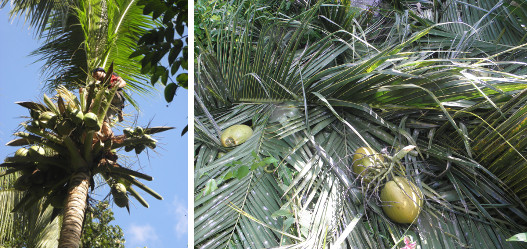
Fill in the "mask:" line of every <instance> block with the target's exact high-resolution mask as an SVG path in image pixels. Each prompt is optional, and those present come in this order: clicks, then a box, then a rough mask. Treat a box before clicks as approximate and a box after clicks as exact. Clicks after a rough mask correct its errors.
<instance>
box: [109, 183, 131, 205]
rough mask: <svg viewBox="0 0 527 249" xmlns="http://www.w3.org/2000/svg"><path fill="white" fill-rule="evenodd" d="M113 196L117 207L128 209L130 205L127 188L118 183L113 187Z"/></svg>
mask: <svg viewBox="0 0 527 249" xmlns="http://www.w3.org/2000/svg"><path fill="white" fill-rule="evenodd" d="M111 192H112V195H113V201H114V202H115V205H117V206H118V207H126V206H127V205H128V196H127V195H126V187H125V186H124V184H122V183H116V184H114V185H113V186H112V190H111Z"/></svg>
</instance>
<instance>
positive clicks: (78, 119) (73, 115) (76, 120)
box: [71, 109, 84, 124]
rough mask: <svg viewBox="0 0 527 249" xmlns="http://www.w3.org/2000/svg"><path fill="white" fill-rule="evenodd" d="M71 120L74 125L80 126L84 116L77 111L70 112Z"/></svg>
mask: <svg viewBox="0 0 527 249" xmlns="http://www.w3.org/2000/svg"><path fill="white" fill-rule="evenodd" d="M71 120H72V121H73V123H75V124H81V123H82V121H83V120H84V114H83V113H82V111H81V110H79V109H75V110H72V113H71Z"/></svg>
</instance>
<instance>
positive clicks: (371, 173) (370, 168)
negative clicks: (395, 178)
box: [352, 147, 384, 183]
mask: <svg viewBox="0 0 527 249" xmlns="http://www.w3.org/2000/svg"><path fill="white" fill-rule="evenodd" d="M383 162H384V159H383V157H382V155H381V154H379V153H377V152H376V151H375V150H373V149H371V148H368V147H360V148H358V149H357V150H356V151H355V154H354V155H353V165H352V169H353V172H355V174H358V175H360V176H361V177H362V178H363V181H364V182H365V183H369V182H371V180H373V178H374V177H375V175H377V174H379V173H380V172H381V171H382V169H383V168H384V164H383Z"/></svg>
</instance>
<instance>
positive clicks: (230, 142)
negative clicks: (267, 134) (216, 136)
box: [221, 125, 253, 147]
mask: <svg viewBox="0 0 527 249" xmlns="http://www.w3.org/2000/svg"><path fill="white" fill-rule="evenodd" d="M252 135H253V129H251V127H249V126H247V125H233V126H231V127H229V128H227V129H225V131H223V133H222V134H221V144H222V145H223V146H224V147H232V146H236V145H239V144H242V143H244V142H245V141H247V139H249V138H250V137H251V136H252Z"/></svg>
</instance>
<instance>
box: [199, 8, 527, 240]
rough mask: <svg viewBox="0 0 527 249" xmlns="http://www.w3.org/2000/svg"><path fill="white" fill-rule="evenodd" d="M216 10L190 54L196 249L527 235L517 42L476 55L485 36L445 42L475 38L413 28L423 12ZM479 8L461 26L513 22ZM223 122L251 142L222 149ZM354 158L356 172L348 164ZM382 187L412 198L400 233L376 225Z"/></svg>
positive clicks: (448, 27)
mask: <svg viewBox="0 0 527 249" xmlns="http://www.w3.org/2000/svg"><path fill="white" fill-rule="evenodd" d="M478 3H479V1H478ZM440 4H442V3H440ZM470 4H472V5H470ZM469 5H470V6H476V5H474V4H473V3H469V2H467V3H466V4H465V6H469ZM403 6H405V5H403ZM425 7H427V6H425ZM509 7H511V6H510V5H509V6H506V5H505V4H503V8H509ZM513 7H514V6H513ZM520 7H521V8H524V9H525V6H520ZM219 8H220V9H214V10H210V11H209V12H207V13H213V14H216V15H220V21H218V22H216V23H210V24H208V26H207V25H206V26H205V29H204V30H202V33H205V34H206V35H204V36H202V39H198V41H197V42H198V43H197V46H198V47H197V50H198V51H199V53H198V54H197V61H196V80H197V81H196V83H195V91H196V94H195V99H196V106H195V115H196V116H195V129H196V133H195V137H196V141H195V174H194V175H195V179H194V182H195V196H196V197H195V217H194V218H195V223H194V224H195V225H194V226H195V227H194V231H195V236H194V238H195V245H196V246H197V247H198V248H225V247H229V248H234V247H236V248H238V247H250V248H270V247H281V248H324V247H328V246H331V247H342V248H393V247H402V246H404V244H405V243H404V242H407V243H410V242H409V241H405V240H404V238H405V237H406V238H409V237H408V236H410V235H411V238H412V239H413V240H415V241H416V242H417V244H419V245H420V246H421V248H459V247H477V248H519V247H522V246H523V245H522V244H518V242H506V241H505V240H506V239H507V238H509V237H510V236H512V235H513V234H515V233H518V232H524V231H525V224H526V221H527V220H526V217H527V216H526V211H527V209H526V206H525V203H526V201H527V199H526V196H525V195H524V194H523V191H524V187H525V183H524V181H522V179H523V178H522V175H523V174H522V173H523V171H524V170H525V168H526V166H527V162H526V160H525V157H524V154H525V151H526V147H525V143H524V142H523V139H524V134H525V126H524V125H522V122H523V120H524V119H525V118H527V116H525V115H526V114H525V112H524V110H525V103H526V102H525V97H524V96H525V94H527V90H525V89H526V88H525V84H524V83H525V76H524V75H523V73H522V70H523V69H522V67H521V66H519V65H523V62H522V60H524V56H523V55H522V54H523V50H522V47H521V46H523V45H521V43H522V42H524V41H522V40H521V39H520V40H517V43H515V44H512V45H511V44H508V45H503V46H501V45H499V46H490V44H489V43H490V42H489V40H486V38H488V37H489V36H488V35H487V36H485V35H484V32H486V31H482V30H484V29H485V28H487V29H493V28H494V25H487V26H486V27H483V28H480V29H477V30H478V31H476V32H475V33H474V34H471V35H470V39H468V38H469V37H468V36H467V37H465V38H463V37H460V36H458V33H456V31H454V29H453V27H455V26H456V25H458V26H472V27H474V26H477V25H475V24H473V23H470V22H468V20H465V21H466V22H459V23H448V24H442V23H439V22H438V20H436V19H434V16H431V18H428V19H425V18H423V15H421V14H422V13H425V12H429V10H430V9H425V8H424V7H423V6H420V7H419V8H414V9H413V10H412V9H411V10H409V11H406V12H397V11H386V12H383V11H382V10H375V11H374V10H372V11H369V12H366V11H363V10H358V9H355V8H353V7H350V5H349V2H346V1H341V2H337V1H330V2H324V1H318V2H316V3H308V4H304V3H301V2H300V1H299V2H295V3H293V4H291V3H289V4H286V3H285V2H284V3H282V5H281V3H280V2H278V3H276V4H273V3H271V4H267V3H263V2H259V3H249V2H248V1H233V2H232V4H225V5H219ZM433 8H438V9H433ZM474 8H480V9H483V10H484V9H485V8H483V7H481V6H479V7H477V6H476V7H474ZM500 8H501V7H500ZM197 9H200V8H199V7H198V8H197ZM431 9H432V10H437V13H443V12H441V11H439V10H441V9H439V7H438V6H432V8H431ZM418 10H419V11H421V12H419V13H418ZM487 10H489V11H487V12H485V11H483V14H481V15H480V18H479V19H478V18H476V17H474V15H473V16H471V18H474V19H475V20H479V21H480V22H481V21H482V20H484V19H485V17H490V16H491V17H492V18H493V20H499V21H503V22H504V23H505V22H507V21H506V20H507V18H510V19H515V18H516V17H514V16H513V15H508V13H509V12H506V11H505V10H503V11H501V12H500V11H495V10H492V12H490V10H491V9H487ZM207 13H205V14H207ZM218 13H223V15H222V14H218ZM275 13H278V14H275ZM465 13H466V12H465ZM488 13H491V14H488ZM515 13H518V12H515ZM418 14H419V15H418ZM494 14H495V15H494ZM429 17H430V16H429ZM446 20H448V19H446ZM456 21H457V20H456ZM516 21H518V19H516V20H515V22H516ZM518 22H520V24H521V21H518ZM521 31H522V32H523V33H521V34H520V36H522V37H523V35H524V34H526V32H525V29H521ZM478 32H481V33H478ZM503 32H505V33H506V32H509V31H507V30H505V31H503ZM515 35H516V34H510V36H515ZM485 37H486V38H485ZM497 43H499V41H498V42H497ZM460 48H462V49H461V50H459V49H460ZM516 55H518V56H519V57H518V58H517V57H515V56H516ZM517 65H518V66H517ZM235 124H245V125H249V126H251V127H252V129H253V130H254V132H253V133H252V135H251V136H250V137H249V138H248V139H247V140H246V141H245V142H243V143H241V144H237V146H235V147H225V146H224V144H222V141H221V139H222V133H224V132H226V129H227V128H228V127H230V126H232V125H235ZM360 147H366V148H368V149H367V150H368V151H370V152H368V153H365V152H356V151H360V150H358V149H359V148H360ZM363 151H364V150H363ZM219 153H224V154H225V155H222V156H221V157H219V156H218V155H219ZM376 158H377V159H376ZM381 158H382V159H381ZM364 159H367V160H366V161H369V162H370V164H371V165H370V166H369V168H367V171H366V174H363V173H360V171H356V170H354V168H355V167H353V166H352V165H354V164H357V163H359V164H363V168H364V166H368V165H366V163H365V162H364ZM511 164H512V165H511ZM397 177H403V178H402V179H404V181H407V182H410V183H412V184H415V185H414V187H411V188H407V189H406V190H405V191H402V193H403V195H411V194H412V193H414V192H415V193H418V192H420V193H422V195H419V194H418V196H421V197H418V198H414V199H412V200H413V201H414V202H416V203H419V206H420V208H418V210H420V214H419V215H418V216H417V217H416V218H415V219H411V221H410V222H407V223H409V224H401V223H400V222H396V221H394V219H393V216H392V217H390V216H389V215H387V213H386V212H387V211H385V209H389V208H390V207H391V204H390V203H389V202H388V201H387V200H386V199H384V198H383V197H382V196H383V194H382V192H384V188H385V186H388V185H389V184H387V183H388V182H389V181H390V180H394V179H397ZM412 184H409V186H412ZM409 189H411V191H410V190H409ZM419 200H424V202H422V203H420V201H419ZM398 214H399V215H401V216H402V215H404V213H398Z"/></svg>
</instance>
